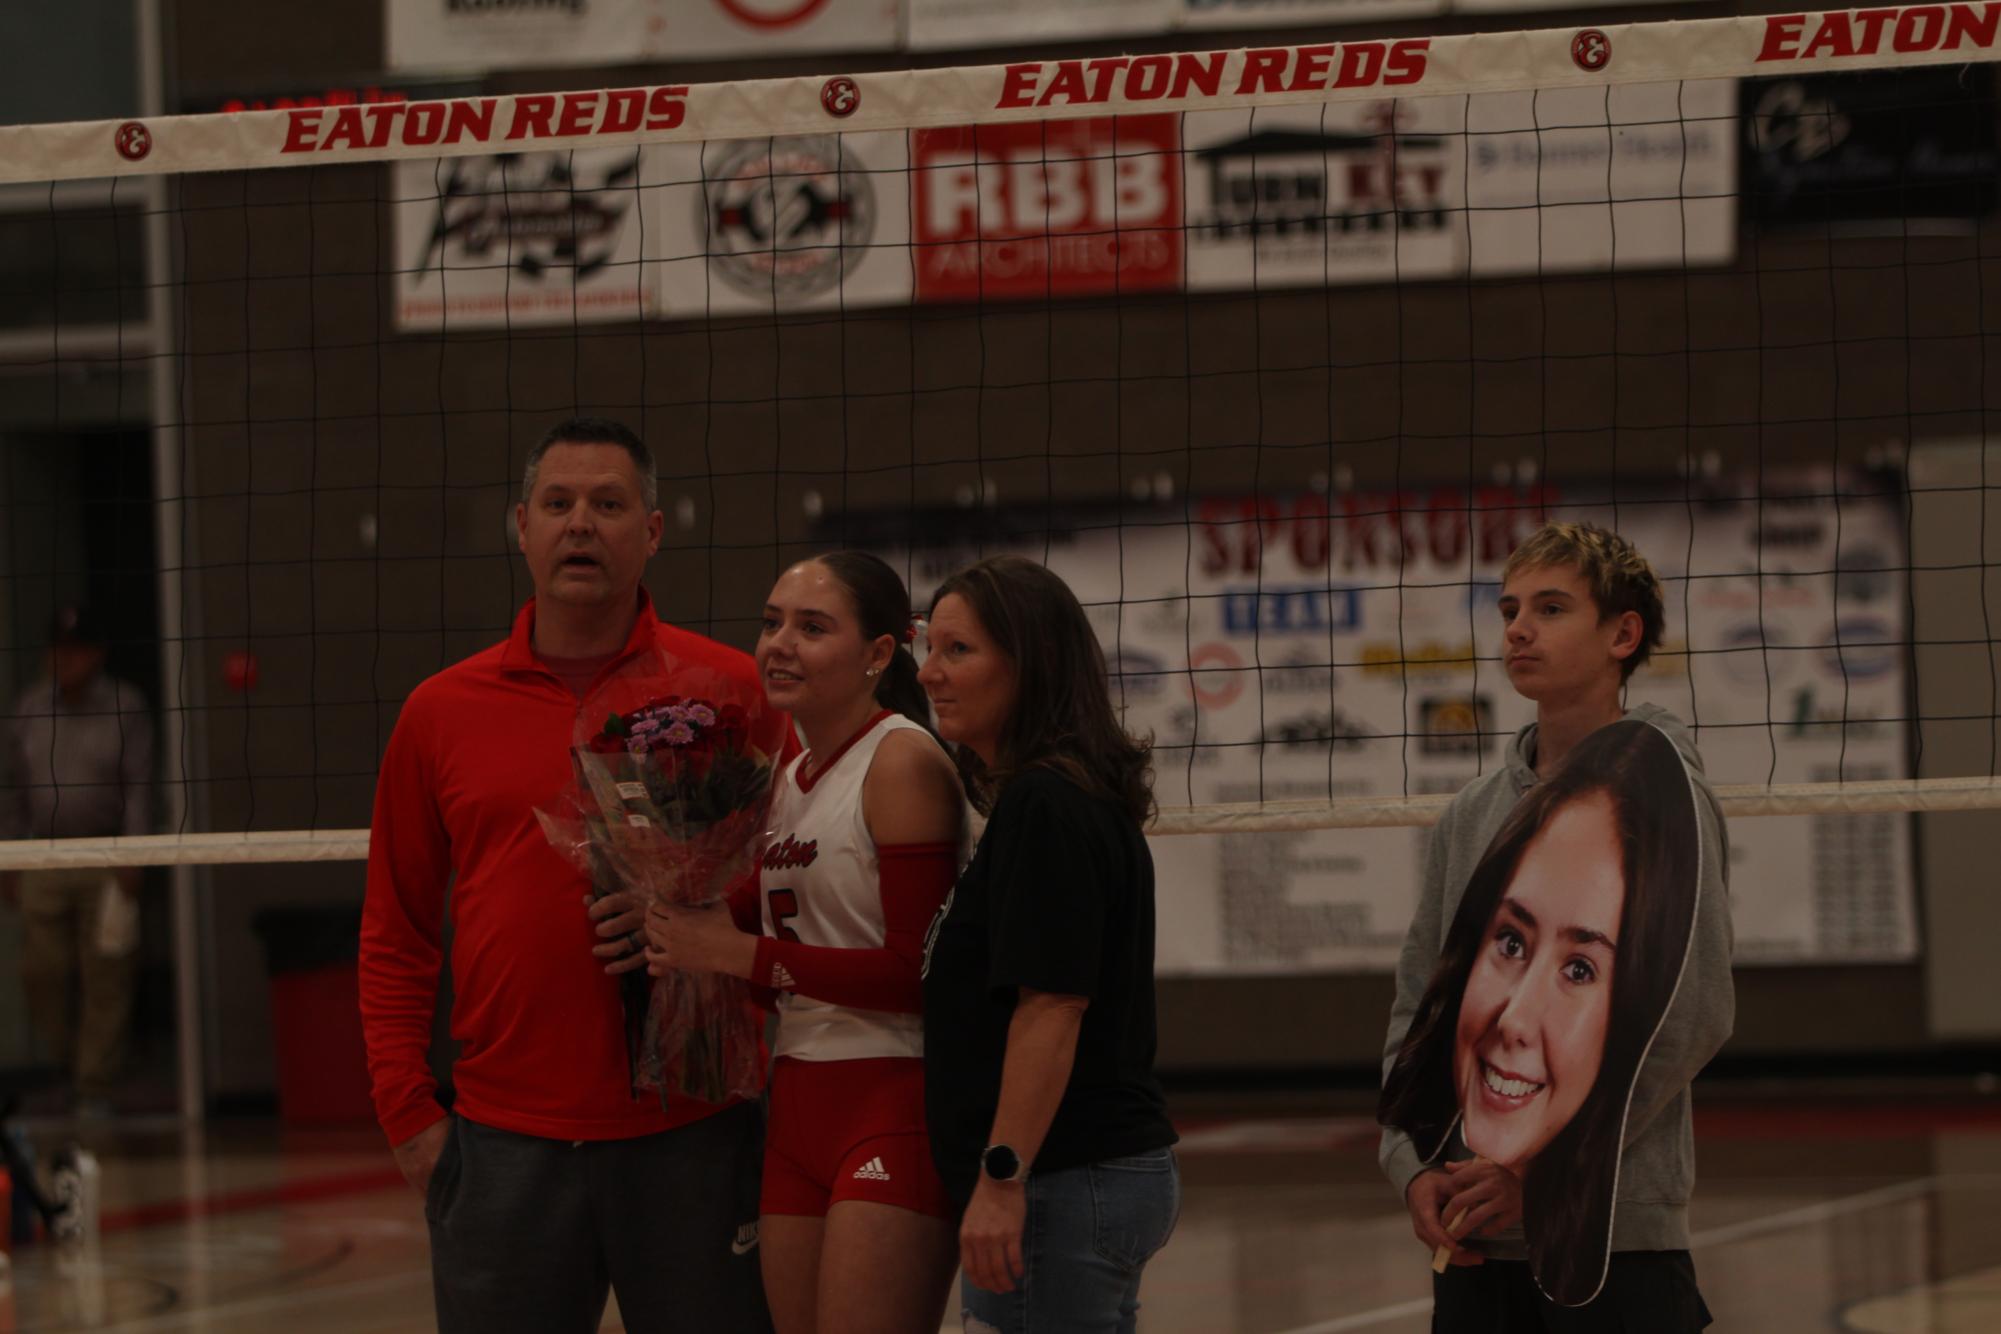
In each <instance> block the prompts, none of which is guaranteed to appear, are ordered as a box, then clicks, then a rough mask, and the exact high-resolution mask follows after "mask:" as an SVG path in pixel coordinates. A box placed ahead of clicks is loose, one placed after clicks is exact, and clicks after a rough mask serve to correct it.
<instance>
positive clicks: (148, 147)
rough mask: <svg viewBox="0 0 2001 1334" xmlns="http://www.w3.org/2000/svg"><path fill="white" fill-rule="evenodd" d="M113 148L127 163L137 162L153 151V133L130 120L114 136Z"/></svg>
mask: <svg viewBox="0 0 2001 1334" xmlns="http://www.w3.org/2000/svg"><path fill="white" fill-rule="evenodd" d="M111 142H112V146H113V147H115V148H117V150H118V156H120V157H122V158H124V159H125V160H126V161H127V162H137V161H139V160H140V159H142V158H144V157H145V156H146V155H147V154H148V153H150V152H152V151H153V132H152V131H151V130H149V129H147V128H146V127H145V126H144V125H141V124H140V123H139V122H138V121H136V120H128V121H126V122H125V123H124V124H123V125H120V126H119V127H118V130H117V132H116V133H115V134H114V135H113V136H112V140H111Z"/></svg>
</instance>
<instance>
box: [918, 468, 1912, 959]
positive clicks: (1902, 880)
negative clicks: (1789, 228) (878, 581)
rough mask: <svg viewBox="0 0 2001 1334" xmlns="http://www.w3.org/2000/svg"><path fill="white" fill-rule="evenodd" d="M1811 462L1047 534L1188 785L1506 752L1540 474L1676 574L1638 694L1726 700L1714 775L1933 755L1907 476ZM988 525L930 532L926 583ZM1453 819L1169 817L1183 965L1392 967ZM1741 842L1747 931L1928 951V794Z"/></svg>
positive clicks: (1204, 515) (1246, 505)
mask: <svg viewBox="0 0 2001 1334" xmlns="http://www.w3.org/2000/svg"><path fill="white" fill-rule="evenodd" d="M1784 485H1785V484H1784V482H1783V481H1779V480H1775V479H1774V478H1772V477H1769V476H1768V477H1767V478H1766V482H1765V491H1766V495H1765V498H1764V500H1763V502H1762V503H1760V502H1759V501H1758V500H1757V499H1756V497H1754V496H1753V495H1751V494H1750V492H1751V488H1750V487H1749V486H1748V485H1747V486H1745V487H1744V488H1743V496H1742V498H1740V499H1732V500H1721V501H1712V502H1701V501H1698V502H1696V503H1693V504H1691V503H1690V502H1689V501H1688V499H1687V498H1686V497H1684V496H1682V495H1681V494H1680V493H1679V492H1677V493H1676V494H1674V495H1673V496H1671V497H1669V496H1661V497H1658V498H1653V499H1650V498H1648V497H1646V496H1645V495H1643V494H1639V495H1636V494H1634V493H1633V491H1632V490H1631V488H1630V487H1624V488H1622V489H1621V492H1620V499H1619V503H1618V505H1617V507H1616V508H1615V507H1614V506H1612V505H1610V504H1580V503H1579V502H1578V499H1577V498H1573V497H1567V496H1562V495H1555V494H1552V493H1547V492H1542V493H1535V494H1519V495H1517V494H1514V493H1510V492H1508V491H1504V490H1497V489H1483V491H1482V492H1481V493H1480V494H1477V495H1475V496H1473V497H1470V498H1469V497H1468V496H1467V495H1466V494H1465V493H1464V492H1463V491H1458V490H1450V489H1448V490H1442V491H1438V492H1434V493H1430V494H1425V495H1412V496H1406V497H1404V498H1403V499H1402V500H1401V502H1397V501H1394V500H1393V498H1391V497H1386V496H1343V497H1339V498H1337V499H1335V500H1334V501H1333V502H1332V503H1331V504H1330V502H1329V501H1328V500H1327V499H1326V498H1324V497H1319V496H1311V495H1308V496H1301V497H1295V498H1287V499H1272V498H1267V499H1265V500H1264V501H1262V502H1251V501H1242V502H1238V501H1208V502H1198V514H1197V517H1196V521H1195V523H1194V524H1192V525H1191V526H1189V527H1187V528H1182V527H1177V526H1174V525H1166V526H1160V527H1151V526H1147V527H1129V528H1125V529H1123V530H1120V531H1107V530H1103V529H1095V530H1092V531H1088V532H1086V533H1083V534H1081V535H1079V536H1076V537H1075V538H1073V539H1071V540H1068V541H1064V540H1063V539H1062V538H1061V537H1060V536H1059V538H1058V540H1057V544H1056V545H1055V546H1054V547H1053V548H1051V549H1050V551H1049V563H1050V566H1051V568H1052V569H1054V570H1055V571H1056V572H1057V573H1058V574H1060V575H1062V576H1063V577H1064V579H1065V580H1067V581H1068V582H1069V583H1070V585H1071V587H1072V588H1073V589H1075V590H1076V591H1077V594H1078V596H1079V597H1080V598H1081V599H1082V600H1083V601H1084V602H1085V603H1086V605H1087V606H1089V607H1090V608H1091V610H1092V614H1093V619H1094V621H1095V622H1096V624H1097V627H1098V631H1099V635H1100V638H1101V639H1102V640H1103V642H1104V645H1105V651H1106V655H1107V658H1108V659H1109V660H1110V661H1111V662H1112V664H1113V668H1114V671H1115V676H1114V680H1113V686H1114V692H1115V698H1121V699H1123V700H1124V702H1125V705H1126V707H1127V711H1128V712H1127V717H1128V723H1129V725H1130V726H1132V727H1134V728H1135V729H1136V730H1138V731H1141V732H1146V731H1151V732H1152V733H1153V735H1154V737H1155V741H1156V745H1157V750H1156V792H1157V794H1158V796H1159V798H1160V800H1161V801H1162V803H1163V804H1166V805H1185V804H1191V803H1209V802H1246V801H1259V800H1286V799H1324V798H1326V797H1327V796H1328V795H1329V793H1330V788H1331V791H1332V795H1335V796H1344V797H1345V796H1396V795H1401V794H1404V793H1406V792H1408V793H1410V794H1413V795H1415V794H1425V793H1445V792H1453V791H1457V790H1458V789H1459V788H1460V787H1461V786H1462V785H1464V783H1465V782H1466V781H1467V780H1468V779H1469V778H1471V777H1473V776H1474V775H1475V774H1476V773H1486V772H1491V771H1492V770H1493V768H1494V767H1495V765H1497V764H1499V763H1500V762H1501V756H1502V752H1503V747H1504V745H1505V742H1506V737H1507V736H1508V735H1511V734H1512V733H1513V731H1514V730H1515V729H1516V728H1517V727H1519V726H1520V725H1521V724H1522V723H1524V722H1527V721H1529V720H1530V719H1531V718H1532V717H1533V708H1532V706H1531V705H1529V704H1528V703H1527V702H1526V701H1524V700H1522V699H1521V698H1520V697H1518V696H1517V695H1516V694H1515V693H1514V692H1513V690H1511V689H1510V688H1509V686H1508V682H1507V678H1506V676H1505V674H1504V673H1503V671H1502V669H1501V666H1500V663H1499V660H1498V655H1499V649H1500V629H1501V627H1500V620H1499V616H1498V613H1497V612H1496V611H1495V609H1494V608H1495V599H1496V598H1497V596H1498V591H1499V585H1498V579H1499V573H1500V568H1501V565H1502V563H1503V561H1504V560H1505V558H1506V555H1507V553H1508V551H1509V550H1510V549H1512V547H1513V546H1514V545H1515V544H1516V543H1517V542H1518V541H1519V540H1520V539H1521V538H1522V537H1523V536H1525V535H1526V534H1527V533H1528V532H1530V531H1533V529H1534V527H1535V526H1536V525H1537V523H1539V522H1540V517H1539V514H1538V511H1537V509H1536V506H1537V505H1538V504H1539V503H1547V504H1549V505H1550V506H1551V512H1552V513H1554V514H1556V515H1557V516H1559V517H1565V518H1587V519H1590V520H1593V521H1596V522H1599V523H1604V524H1608V525H1613V526H1616V527H1617V528H1618V529H1619V530H1620V531H1621V532H1623V533H1625V534H1626V535H1627V536H1628V537H1630V538H1631V539H1632V540H1633V541H1634V542H1635V543H1636V544H1637V545H1638V546H1639V547H1640V549H1641V550H1642V551H1644V552H1646V553H1647V554H1648V556H1649V557H1650V558H1651V559H1652V560H1653V562H1654V564H1655V566H1656V568H1657V569H1658V570H1659V571H1660V573H1661V575H1662V577H1663V578H1664V579H1665V580H1666V581H1667V594H1668V597H1667V603H1668V624H1667V631H1666V642H1665V644H1664V645H1663V652H1662V653H1661V654H1660V655H1659V656H1658V657H1657V659H1656V660H1655V662H1653V663H1652V664H1650V665H1649V666H1648V667H1647V668H1645V669H1643V670H1642V671H1641V672H1640V673H1639V674H1638V675H1636V676H1635V677H1634V679H1633V682H1632V684H1631V687H1630V692H1629V697H1630V698H1631V700H1632V701H1633V702H1636V703H1637V702H1640V701H1648V700H1651V701H1654V702H1658V703H1660V704H1662V705H1664V706H1665V707H1667V708H1668V709H1670V710H1672V711H1673V712H1674V713H1675V714H1677V715H1678V716H1679V717H1681V718H1682V719H1683V720H1684V721H1691V722H1696V723H1699V730H1698V733H1697V739H1698V743H1699V745H1700V748H1701V751H1702V754H1703V758H1704V760H1705V762H1706V764H1707V767H1708V773H1709V776H1710V778H1711V780H1712V781H1714V782H1717V783H1764V782H1767V781H1772V782H1780V783H1784V782H1799V781H1814V782H1826V781H1834V780H1836V779H1837V778H1838V779H1844V780H1849V781H1863V780H1871V779H1894V778H1903V777H1907V776H1908V773H1907V763H1906V758H1905V755H1906V751H1905V727H1904V724H1903V723H1902V722H1901V721H1896V719H1898V718H1899V716H1900V715H1901V714H1902V713H1903V712H1904V709H1905V703H1904V671H1903V657H1902V651H1901V650H1900V649H1899V648H1898V647H1897V645H1898V644H1899V643H1900V642H1901V641H1902V640H1903V639H1904V638H1905V637H1906V630H1905V616H1906V612H1905V604H1904V598H1903V589H1902V584H1901V581H1900V579H1899V577H1898V576H1897V575H1895V574H1894V573H1881V571H1883V570H1885V569H1888V568H1891V567H1894V566H1896V565H1898V564H1899V563H1900V560H1901V557H1900V553H1901V552H1902V551H1903V550H1904V544H1903V538H1902V532H1901V521H1900V517H1899V515H1900V511H1899V508H1898V504H1897V503H1896V502H1895V501H1894V500H1892V499H1890V498H1887V497H1867V498H1857V497H1855V496H1853V495H1849V496H1844V498H1843V499H1842V500H1841V501H1840V502H1839V512H1838V514H1837V509H1836V503H1835V502H1833V501H1831V500H1828V499H1825V498H1824V497H1825V496H1826V495H1828V494H1829V493H1830V492H1831V491H1832V490H1833V489H1834V488H1831V487H1829V486H1827V485H1826V484H1825V482H1824V480H1823V482H1822V484H1820V485H1817V486H1814V485H1808V484H1805V483H1802V484H1801V486H1800V488H1799V489H1800V490H1801V491H1802V492H1804V493H1808V494H1811V495H1813V496H1815V498H1813V499H1799V500H1787V499H1785V498H1784V497H1783V496H1782V495H1781V494H1780V493H1781V492H1782V491H1783V489H1784ZM1469 499H1470V507H1471V509H1472V511H1473V514H1472V521H1471V523H1470V524H1469V522H1468V509H1469ZM1510 506H1512V508H1511V507H1510ZM1330 510H1331V513H1330ZM995 549H996V544H993V543H989V544H988V545H987V547H986V551H987V552H988V554H991V553H992V551H993V550H995ZM1043 552H1044V544H1043V540H1042V539H1041V538H1040V537H1037V538H1036V539H1035V541H1034V542H1033V544H1032V546H1026V547H1024V554H1028V555H1031V556H1034V557H1036V558H1041V557H1042V555H1043ZM974 554H975V553H973V552H972V551H970V550H928V551H923V552H919V553H916V554H915V556H914V557H911V558H910V559H911V562H912V563H911V567H910V573H911V577H912V591H913V592H914V593H916V594H917V595H918V599H919V602H920V604H922V603H925V602H928V600H929V593H930V590H931V589H932V588H933V587H935V586H936V584H937V582H938V581H939V580H940V579H941V578H942V577H943V576H944V575H945V574H946V573H949V572H950V571H951V570H952V569H955V568H957V567H958V566H959V565H961V564H963V563H965V562H966V561H968V560H970V559H972V558H973V557H974ZM895 559H896V560H898V562H899V567H901V565H900V562H901V561H902V560H903V559H904V556H903V555H902V554H901V553H899V554H897V555H896V556H895ZM1691 559H1692V562H1693V563H1692V564H1691ZM1837 568H1839V569H1841V570H1842V571H1843V573H1842V574H1840V575H1839V577H1838V578H1837V576H1836V575H1834V574H1832V573H1828V572H1830V571H1834V570H1836V569H1837ZM1184 570H1191V571H1193V576H1192V577H1193V588H1192V596H1190V593H1191V589H1190V587H1189V585H1188V584H1187V583H1186V582H1185V581H1184V580H1183V577H1182V572H1183V571H1184ZM1761 571H1762V573H1761ZM1121 597H1123V601H1121ZM1191 668H1192V669H1193V670H1192V673H1191ZM1844 718H1845V719H1846V720H1847V721H1846V722H1845V724H1844V722H1843V719H1844ZM1427 835H1428V831H1427V830H1423V829H1374V830H1336V831H1324V832H1313V833H1284V834H1233V835H1202V836H1181V837H1172V838H1156V839H1155V840H1153V844H1154V861H1155V867H1156V871H1157V874H1158V881H1159V896H1160V912H1159V955H1158V957H1159V965H1160V968H1161V970H1162V971H1163V972H1166V973H1180V974H1202V973H1294V972H1316V971H1346V970H1384V969H1389V968H1391V967H1393V966H1394V964H1395V961H1396V954H1397V949H1398V947H1399V945H1400V944H1401V942H1402V939H1403V933H1404V929H1405V927H1406V925H1407V924H1408V922H1409V919H1410V912H1411V907H1412V900H1413V895H1414V892H1415V888H1416V877H1417V871H1418V865H1419V860H1420V857H1421V855H1422V848H1423V844H1424V839H1425V838H1426V836H1427ZM1730 843H1731V903H1732V908H1733V912H1734V914H1735V919H1736V927H1737V957H1738V958H1739V959H1740V960H1744V961H1749V962H1768V963H1809V962H1812V963H1823V962H1870V961H1893V960H1908V959H1911V958H1913V957H1915V955H1916V949H1917V943H1916V928H1915V921H1914V916H1913V885H1912V871H1911V849H1910V822H1909V819H1908V817H1906V816H1903V815H1859V816H1858V815H1841V816H1815V817H1769V818H1758V819H1742V820H1739V821H1737V822H1736V823H1734V824H1733V825H1732V826H1731V828H1730Z"/></svg>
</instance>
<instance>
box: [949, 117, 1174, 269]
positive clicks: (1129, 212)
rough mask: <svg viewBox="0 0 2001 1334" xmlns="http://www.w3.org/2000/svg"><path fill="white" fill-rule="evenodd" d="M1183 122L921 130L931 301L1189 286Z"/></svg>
mask: <svg viewBox="0 0 2001 1334" xmlns="http://www.w3.org/2000/svg"><path fill="white" fill-rule="evenodd" d="M1177 121H1178V118H1177V117H1174V116H1126V117H1120V118H1119V119H1118V120H1117V121H1116V122H1115V121H1113V120H1112V119H1111V118H1109V117H1106V118H1101V119H1093V120H1076V121H1050V122H1048V123H1046V124H1042V125H992V126H984V127H979V128H974V127H971V126H968V127H964V128H958V129H946V130H919V131H917V132H916V133H915V134H914V135H912V136H911V139H912V147H911V161H910V165H911V168H912V173H911V174H912V177H913V179H914V182H915V184H914V187H913V193H912V199H911V208H912V228H911V231H912V236H913V239H914V241H915V242H916V246H915V250H914V254H913V257H912V259H911V263H912V265H913V266H914V267H915V269H916V271H917V297H918V299H919V300H920V301H982V300H992V299H998V298H1026V297H1039V296H1043V295H1053V296H1080V295H1084V294H1087V293H1093V292H1111V291H1122V292H1142V291H1151V290H1159V289H1163V288H1175V287H1179V286H1180V285H1181V244H1182V235H1181V219H1182V212H1181V178H1180V162H1179V159H1178V157H1177V149H1178V147H1179V126H1178V124H1177Z"/></svg>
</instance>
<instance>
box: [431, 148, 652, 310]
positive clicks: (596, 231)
mask: <svg viewBox="0 0 2001 1334" xmlns="http://www.w3.org/2000/svg"><path fill="white" fill-rule="evenodd" d="M573 159H574V155H573V154H569V153H532V154H513V153H503V154H500V155H498V156H493V157H468V158H451V159H449V160H448V162H449V165H448V167H447V169H446V172H445V178H444V182H443V184H442V186H441V187H440V189H439V192H438V193H439V197H438V212H437V216H436V218H435V219H434V220H433V222H432V223H431V231H430V235H429V236H428V237H426V238H425V241H424V252H423V254H422V255H420V256H418V258H417V261H416V263H415V265H414V266H413V268H414V270H415V271H414V272H413V273H412V274H411V276H410V282H411V286H412V287H413V288H419V287H422V286H423V285H424V283H425V282H426V281H428V279H429V277H430V276H431V275H430V271H431V270H432V268H433V266H434V265H435V264H437V263H438V260H439V256H440V255H441V253H443V252H446V251H448V250H449V251H452V252H454V253H455V254H456V255H458V256H461V257H463V258H465V259H470V260H478V259H482V258H484V257H486V256H488V255H490V254H492V253H493V252H494V251H495V250H496V247H497V248H498V253H499V257H500V258H502V259H505V258H507V257H510V256H511V257H512V259H513V268H514V271H515V272H516V273H519V274H520V275H521V276H523V277H524V278H533V279H539V278H541V277H543V276H544V275H545V274H547V273H548V272H549V271H550V270H551V269H561V270H562V271H563V272H564V274H565V277H566V280H567V277H568V275H569V273H570V272H571V271H574V274H575V278H576V281H578V282H582V281H583V280H584V279H585V278H587V277H589V276H590V275H591V274H594V273H596V272H597V271H598V270H600V269H602V268H604V267H605V266H606V265H608V264H610V263H611V261H612V257H613V256H614V255H616V254H617V253H618V243H619V237H620V235H621V234H622V232H623V230H624V227H625V219H626V216H627V214H628V213H630V212H631V210H632V207H633V203H634V200H635V198H636V196H635V194H634V192H633V191H632V186H633V184H634V182H635V181H636V180H637V178H638V175H639V155H638V154H637V153H632V154H630V155H625V154H621V155H620V156H619V157H618V158H617V160H616V161H614V162H611V163H609V164H607V165H606V166H605V167H604V169H603V172H602V174H588V173H585V172H581V171H578V170H577V169H575V168H573V166H572V165H571V164H572V161H573Z"/></svg>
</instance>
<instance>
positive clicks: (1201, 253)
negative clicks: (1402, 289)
mask: <svg viewBox="0 0 2001 1334" xmlns="http://www.w3.org/2000/svg"><path fill="white" fill-rule="evenodd" d="M1734 96H1735V94H1734V85H1733V84H1732V83H1731V81H1729V80H1707V81H1702V82H1687V83H1681V84H1638V85H1630V86H1621V87H1615V88H1612V89H1609V90H1608V89H1602V88H1558V89H1550V90H1542V91H1537V92H1525V93H1483V94H1477V95H1475V96H1473V97H1471V98H1405V99H1402V100H1398V101H1381V102H1375V103H1369V102H1359V103H1338V104H1329V105H1326V106H1321V107H1275V108H1270V109H1259V110H1257V111H1255V112H1250V111H1210V112H1192V113H1190V114H1189V115H1188V116H1187V118H1186V125H1185V128H1184V136H1185V138H1186V141H1187V166H1186V171H1187V175H1188V250H1189V261H1188V285H1189V286H1190V287H1191V288H1197V289H1205V288H1231V289H1244V288H1251V287H1256V288H1259V289H1263V288H1269V287H1282V286H1319V285H1322V284H1327V283H1357V282H1390V281H1407V280H1412V279H1425V278H1442V277H1450V276H1454V275H1458V274H1466V273H1470V274H1473V275H1476V276H1480V277H1491V276H1498V275H1505V274H1515V273H1556V272H1577V271H1592V270H1606V269H1613V268H1639V267H1660V266H1679V265H1682V264H1684V263H1686V264H1691V265H1693V264H1715V263H1724V262H1727V261H1728V260H1729V259H1731V258H1732V256H1733V255H1734V254H1735V252H1736V241H1737V218H1736V185H1735V173H1736V137H1735V133H1734V130H1735V115H1736V107H1735V101H1734Z"/></svg>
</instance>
